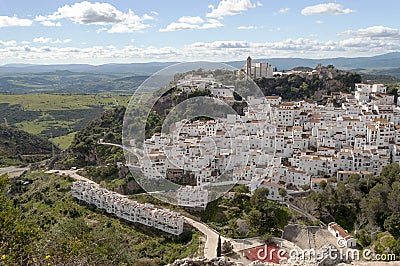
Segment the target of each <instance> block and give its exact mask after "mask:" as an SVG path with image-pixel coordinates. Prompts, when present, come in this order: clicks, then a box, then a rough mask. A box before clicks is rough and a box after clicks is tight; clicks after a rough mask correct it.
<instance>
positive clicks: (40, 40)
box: [33, 37, 51, 43]
mask: <svg viewBox="0 0 400 266" xmlns="http://www.w3.org/2000/svg"><path fill="white" fill-rule="evenodd" d="M33 42H34V43H49V42H51V38H45V37H38V38H34V39H33Z"/></svg>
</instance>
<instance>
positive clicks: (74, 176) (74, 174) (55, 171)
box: [46, 170, 96, 183]
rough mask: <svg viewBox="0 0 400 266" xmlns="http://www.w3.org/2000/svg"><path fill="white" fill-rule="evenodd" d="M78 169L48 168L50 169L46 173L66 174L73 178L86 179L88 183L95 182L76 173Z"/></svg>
mask: <svg viewBox="0 0 400 266" xmlns="http://www.w3.org/2000/svg"><path fill="white" fill-rule="evenodd" d="M78 171H79V170H50V171H47V172H46V174H57V175H68V176H70V177H72V178H73V179H75V180H80V181H86V182H89V183H96V182H93V181H92V180H90V179H89V178H86V177H84V176H81V175H78V174H77V172H78Z"/></svg>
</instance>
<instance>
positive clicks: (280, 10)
mask: <svg viewBox="0 0 400 266" xmlns="http://www.w3.org/2000/svg"><path fill="white" fill-rule="evenodd" d="M289 10H290V8H288V7H286V8H281V9H279V11H278V14H281V15H283V14H286V13H287V12H289Z"/></svg>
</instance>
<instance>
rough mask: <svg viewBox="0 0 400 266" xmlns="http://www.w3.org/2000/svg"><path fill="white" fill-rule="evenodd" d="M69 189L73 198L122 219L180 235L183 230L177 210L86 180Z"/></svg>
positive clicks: (77, 182) (182, 221)
mask: <svg viewBox="0 0 400 266" xmlns="http://www.w3.org/2000/svg"><path fill="white" fill-rule="evenodd" d="M71 190H72V196H74V197H75V198H77V199H79V200H82V201H85V202H87V203H89V204H94V205H96V207H98V208H100V209H105V210H106V211H107V212H108V213H112V214H115V215H116V216H118V217H120V218H122V219H125V220H128V221H131V222H134V223H140V224H144V225H147V226H150V227H154V228H157V229H159V230H161V231H164V232H166V233H169V234H173V235H180V234H181V233H182V232H183V223H184V218H183V217H182V216H181V215H180V214H179V213H177V212H173V211H171V210H169V209H159V208H155V207H154V206H153V205H151V204H147V203H146V204H142V203H138V202H136V201H134V200H130V199H128V198H127V197H125V196H122V195H120V194H118V193H115V192H112V191H109V190H107V189H105V188H103V187H100V186H99V185H97V184H95V183H90V182H86V181H76V182H74V183H73V184H72V187H71Z"/></svg>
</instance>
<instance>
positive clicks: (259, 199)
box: [250, 188, 269, 209]
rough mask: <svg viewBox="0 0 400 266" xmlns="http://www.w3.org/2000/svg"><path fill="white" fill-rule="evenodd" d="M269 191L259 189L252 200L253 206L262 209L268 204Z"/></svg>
mask: <svg viewBox="0 0 400 266" xmlns="http://www.w3.org/2000/svg"><path fill="white" fill-rule="evenodd" d="M268 195H269V189H268V188H258V189H256V191H255V192H254V194H253V195H252V196H251V198H250V203H251V205H252V206H253V207H254V208H256V209H261V208H262V206H264V204H265V203H267V202H268Z"/></svg>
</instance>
